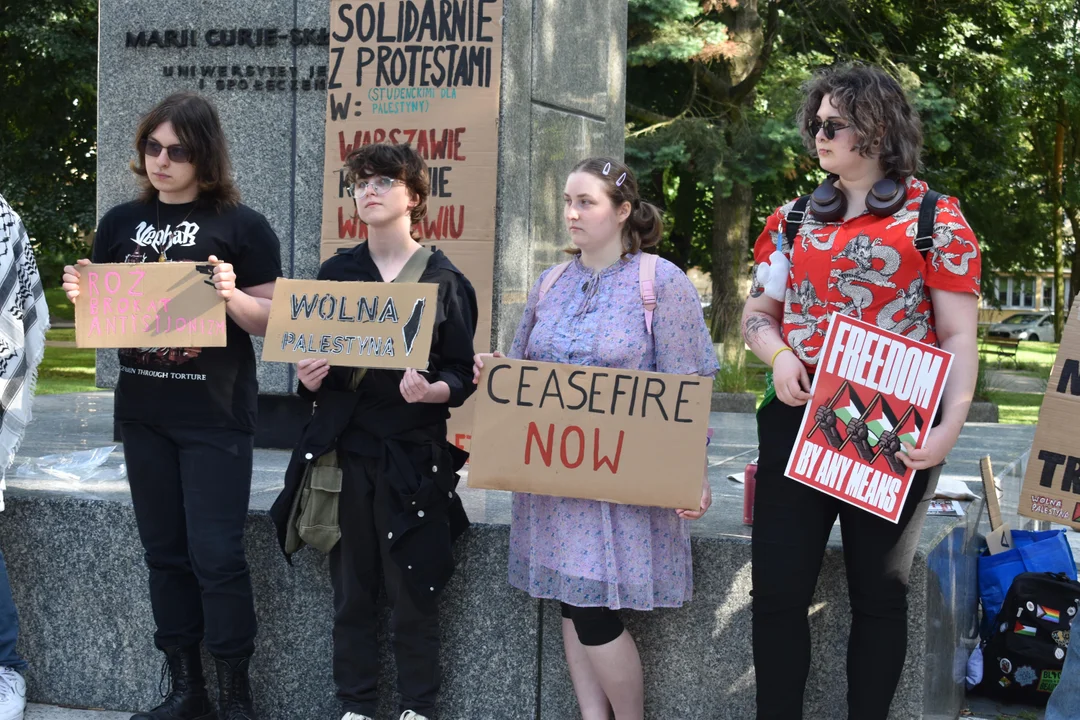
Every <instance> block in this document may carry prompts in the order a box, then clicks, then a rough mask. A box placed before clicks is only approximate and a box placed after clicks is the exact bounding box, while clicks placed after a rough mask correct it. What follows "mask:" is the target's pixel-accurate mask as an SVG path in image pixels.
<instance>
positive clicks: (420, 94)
mask: <svg viewBox="0 0 1080 720" xmlns="http://www.w3.org/2000/svg"><path fill="white" fill-rule="evenodd" d="M502 20H503V0H393V1H386V2H343V1H341V0H333V2H331V5H330V62H329V78H328V80H329V82H328V95H327V108H326V113H327V114H326V156H325V166H324V178H323V182H324V186H323V217H322V246H321V247H322V258H323V259H324V260H325V259H326V258H327V257H329V256H330V255H332V254H333V253H334V252H335V251H336V250H337V249H338V248H341V247H349V246H352V245H355V244H356V243H357V242H360V241H362V240H365V239H367V229H366V227H365V226H364V225H363V223H361V222H360V221H359V219H358V218H357V217H356V207H355V205H354V204H353V201H352V199H351V198H350V197H349V196H348V194H347V193H346V183H345V177H344V173H343V172H342V169H343V167H344V163H345V158H346V157H347V156H348V154H349V152H350V151H352V149H353V148H356V147H359V146H362V145H367V144H369V143H378V142H391V143H408V144H409V145H411V146H412V147H413V148H415V149H416V151H417V152H418V153H419V154H420V156H421V157H423V158H424V160H425V161H426V162H427V164H428V168H429V173H430V179H431V195H430V197H429V199H428V210H427V217H426V218H425V219H424V220H422V221H421V222H420V223H419V225H418V228H417V229H419V231H420V234H421V237H422V239H421V242H422V243H424V244H425V245H426V246H428V247H431V248H438V249H440V250H442V251H443V252H445V253H446V254H447V256H449V258H450V259H451V261H452V262H453V263H454V264H455V265H457V267H458V268H459V269H460V270H461V271H462V272H463V273H465V276H466V277H468V278H469V280H470V281H471V282H472V284H473V287H474V288H475V289H476V295H477V301H478V302H479V305H480V318H479V322H478V326H477V331H476V337H477V349H478V350H483V349H486V348H487V346H488V343H489V339H490V337H491V304H492V292H493V282H492V273H493V270H494V261H495V192H496V181H497V177H496V175H497V173H496V169H497V168H496V165H497V159H498V150H499V128H498V119H499V85H500V79H501V77H502Z"/></svg>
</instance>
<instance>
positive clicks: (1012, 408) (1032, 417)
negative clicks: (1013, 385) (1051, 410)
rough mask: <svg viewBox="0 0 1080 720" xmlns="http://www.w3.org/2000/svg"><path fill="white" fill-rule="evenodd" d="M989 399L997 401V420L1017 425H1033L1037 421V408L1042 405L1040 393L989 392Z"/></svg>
mask: <svg viewBox="0 0 1080 720" xmlns="http://www.w3.org/2000/svg"><path fill="white" fill-rule="evenodd" d="M989 395H990V401H991V402H994V403H997V406H998V422H1002V423H1012V424H1019V425H1034V424H1035V423H1037V422H1038V421H1039V408H1040V407H1042V401H1043V396H1042V394H1041V393H1018V392H1001V391H997V390H993V391H991V392H990V393H989Z"/></svg>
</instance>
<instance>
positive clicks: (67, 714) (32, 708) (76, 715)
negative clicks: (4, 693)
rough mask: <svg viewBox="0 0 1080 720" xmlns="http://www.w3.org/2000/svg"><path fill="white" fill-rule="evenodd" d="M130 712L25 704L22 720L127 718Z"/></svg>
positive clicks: (113, 719)
mask: <svg viewBox="0 0 1080 720" xmlns="http://www.w3.org/2000/svg"><path fill="white" fill-rule="evenodd" d="M130 717H131V713H119V712H109V711H108V710H80V709H77V708H63V707H56V706H55V705H35V704H32V703H31V704H30V705H27V706H26V714H25V715H23V720H128V718H130Z"/></svg>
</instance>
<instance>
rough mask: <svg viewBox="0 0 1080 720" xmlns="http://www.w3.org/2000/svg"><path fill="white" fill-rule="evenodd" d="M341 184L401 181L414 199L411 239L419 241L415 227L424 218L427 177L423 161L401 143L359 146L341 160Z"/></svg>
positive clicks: (428, 189) (426, 199) (411, 216)
mask: <svg viewBox="0 0 1080 720" xmlns="http://www.w3.org/2000/svg"><path fill="white" fill-rule="evenodd" d="M344 173H345V182H346V183H348V184H350V185H352V184H353V183H355V182H356V181H357V180H360V179H361V178H368V177H374V176H376V175H382V176H385V177H388V178H393V179H394V180H402V181H404V182H405V188H406V189H407V190H408V191H409V193H410V194H411V195H412V196H413V197H414V198H415V199H416V201H417V202H416V206H415V207H414V208H413V209H412V210H411V211H410V212H409V218H410V219H411V220H412V225H413V228H412V231H411V232H412V237H413V239H414V240H418V239H419V238H420V231H419V230H418V229H417V224H418V223H419V222H420V221H421V220H423V219H424V216H425V215H427V201H428V195H429V194H430V193H431V177H430V176H429V175H428V166H427V163H426V162H424V158H422V157H420V154H419V153H418V152H416V150H414V149H413V148H412V146H410V145H407V144H405V143H401V144H400V145H394V144H392V143H372V144H370V145H362V146H360V147H358V148H356V149H355V150H353V151H352V152H351V153H349V156H348V157H346V158H345V169H344Z"/></svg>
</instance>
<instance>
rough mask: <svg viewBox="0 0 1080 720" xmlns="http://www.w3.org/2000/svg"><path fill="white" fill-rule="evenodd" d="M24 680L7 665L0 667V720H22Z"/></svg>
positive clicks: (24, 705)
mask: <svg viewBox="0 0 1080 720" xmlns="http://www.w3.org/2000/svg"><path fill="white" fill-rule="evenodd" d="M25 709H26V680H24V679H23V676H22V675H20V674H19V673H18V672H17V671H15V670H13V669H12V668H9V667H0V720H23V710H25Z"/></svg>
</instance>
